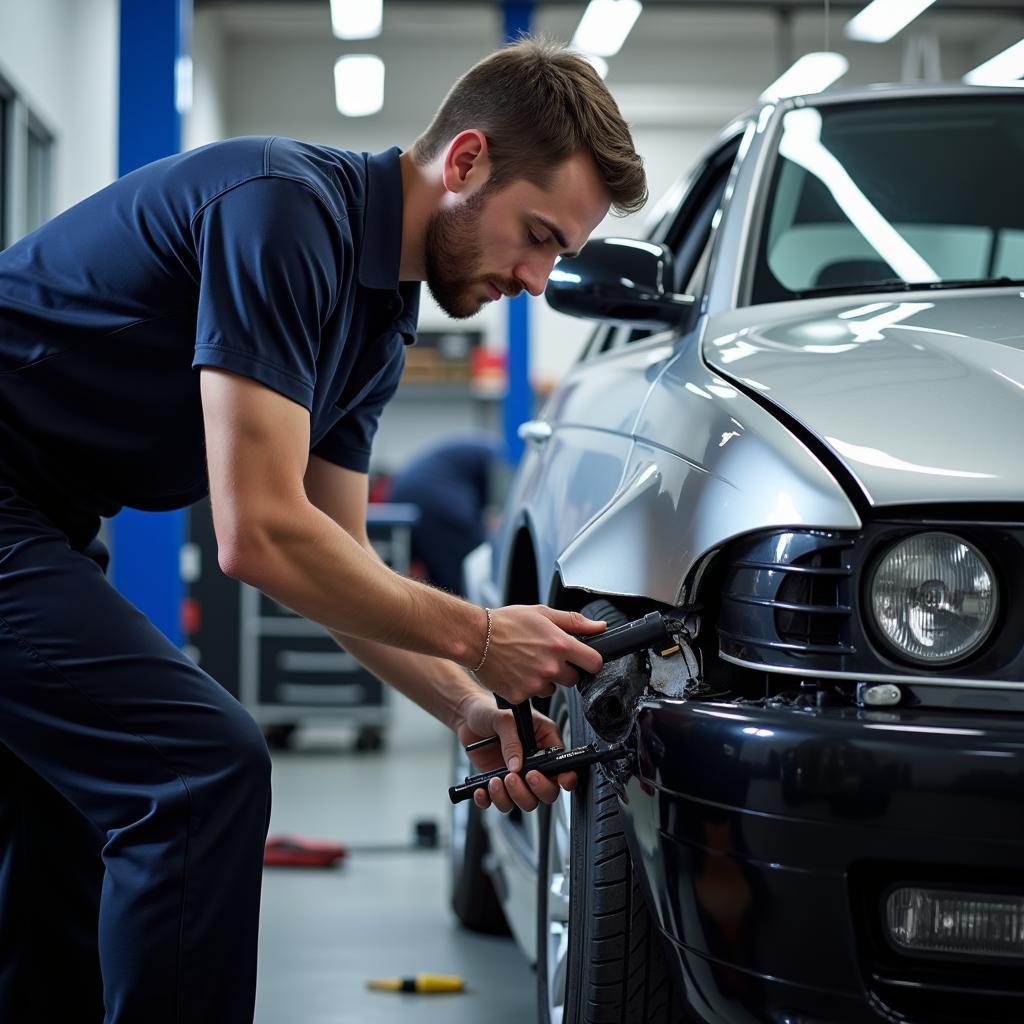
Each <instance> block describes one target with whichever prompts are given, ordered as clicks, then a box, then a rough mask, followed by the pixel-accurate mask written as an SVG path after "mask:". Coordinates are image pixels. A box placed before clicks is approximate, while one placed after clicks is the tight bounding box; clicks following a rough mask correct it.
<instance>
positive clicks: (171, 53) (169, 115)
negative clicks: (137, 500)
mask: <svg viewBox="0 0 1024 1024" xmlns="http://www.w3.org/2000/svg"><path fill="white" fill-rule="evenodd" d="M191 15H192V2H191V0H121V30H120V35H121V46H120V69H119V79H120V82H119V84H120V93H119V95H120V99H119V110H118V133H117V151H118V156H117V172H118V175H124V174H127V173H128V172H129V171H132V170H135V168H137V167H141V166H142V165H143V164H147V163H149V162H150V161H152V160H158V159H160V158H161V157H165V156H170V155H171V154H173V153H177V152H178V151H179V150H180V149H181V114H180V113H179V112H178V108H177V104H176V74H177V67H178V59H179V57H184V56H186V54H187V50H188V34H189V26H190V24H191ZM184 534H185V514H184V512H182V511H177V512H139V511H136V510H134V509H125V510H124V511H123V512H121V513H120V514H119V515H118V516H117V517H116V518H114V519H113V520H112V521H111V535H112V558H111V569H112V578H113V582H114V585H115V586H116V587H117V588H118V590H120V591H121V593H122V594H124V595H125V597H127V598H128V600H129V601H131V602H132V603H133V604H135V605H136V606H137V607H139V608H140V609H141V610H142V611H143V612H145V614H146V615H148V616H149V618H150V620H151V621H152V622H153V623H154V624H155V625H156V626H157V628H159V629H160V630H162V631H163V633H164V634H165V635H166V636H167V637H168V638H169V639H170V640H171V641H172V642H174V643H176V644H180V643H181V641H182V631H181V622H180V608H181V599H182V596H183V593H184V591H183V588H182V582H181V574H180V571H179V558H180V552H181V545H182V542H183V540H184Z"/></svg>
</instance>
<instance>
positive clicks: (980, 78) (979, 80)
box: [964, 39, 1024, 85]
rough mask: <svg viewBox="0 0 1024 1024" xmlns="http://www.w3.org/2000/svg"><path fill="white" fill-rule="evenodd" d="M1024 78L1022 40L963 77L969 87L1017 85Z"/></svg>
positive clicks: (1023, 46)
mask: <svg viewBox="0 0 1024 1024" xmlns="http://www.w3.org/2000/svg"><path fill="white" fill-rule="evenodd" d="M1022 77H1024V39H1022V40H1021V41H1020V42H1019V43H1014V44H1013V46H1011V47H1010V48H1009V49H1008V50H1003V52H1002V53H997V54H996V55H995V56H994V57H993V58H992V59H991V60H987V61H985V63H984V64H979V65H978V66H977V67H976V68H975V69H974V70H973V71H968V72H967V74H966V75H964V81H965V82H970V83H971V85H1015V84H1016V85H1019V84H1024V83H1019V82H1017V79H1018V78H1022Z"/></svg>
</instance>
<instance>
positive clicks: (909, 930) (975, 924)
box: [885, 888, 1024, 959]
mask: <svg viewBox="0 0 1024 1024" xmlns="http://www.w3.org/2000/svg"><path fill="white" fill-rule="evenodd" d="M885 919H886V924H887V925H888V927H889V937H890V938H891V939H892V941H893V942H894V943H895V944H896V945H897V946H898V947H900V948H901V949H905V950H908V951H910V950H919V951H921V952H926V953H957V954H965V955H974V956H1001V957H1015V958H1018V959H1024V897H1022V896H1004V895H999V894H994V893H979V892H953V891H950V890H944V889H916V888H903V889H896V890H895V891H894V892H892V893H891V894H890V895H889V898H888V899H887V900H886V901H885Z"/></svg>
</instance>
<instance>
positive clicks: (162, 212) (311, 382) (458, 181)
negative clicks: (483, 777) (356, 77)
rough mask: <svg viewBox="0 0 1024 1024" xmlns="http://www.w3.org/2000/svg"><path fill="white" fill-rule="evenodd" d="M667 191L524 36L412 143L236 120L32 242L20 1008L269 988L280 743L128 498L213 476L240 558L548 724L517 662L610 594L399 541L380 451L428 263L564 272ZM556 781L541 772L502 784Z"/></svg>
mask: <svg viewBox="0 0 1024 1024" xmlns="http://www.w3.org/2000/svg"><path fill="white" fill-rule="evenodd" d="M645 192H646V188H645V185H644V175H643V171H642V168H641V163H640V160H639V158H638V157H637V155H636V153H635V152H634V150H633V146H632V142H631V140H630V136H629V132H628V129H627V127H626V125H625V124H624V122H623V121H622V119H621V117H620V116H619V113H618V110H617V108H616V106H615V104H614V102H613V101H612V100H611V97H610V96H609V95H608V93H607V91H606V90H605V88H604V85H603V84H602V83H601V81H600V79H599V78H598V77H597V76H596V75H595V74H594V73H593V71H592V70H591V69H590V67H589V65H587V64H586V63H585V62H583V61H582V60H580V59H579V58H577V57H574V56H572V55H570V54H568V53H566V52H564V51H561V50H558V49H554V48H550V47H547V46H544V45H539V44H536V43H533V42H529V41H525V42H522V43H520V44H518V45H516V46H513V47H511V48H509V49H506V50H504V51H501V52H499V53H497V54H493V55H492V56H491V57H489V58H488V59H486V60H485V61H483V62H481V64H479V65H477V66H476V67H475V68H473V69H471V70H470V71H469V72H468V73H467V74H466V75H465V76H464V77H463V78H462V79H460V81H459V82H457V83H456V85H455V86H454V87H453V89H452V91H451V93H450V94H449V96H448V97H447V98H446V99H445V101H444V103H443V105H442V107H441V108H440V110H439V112H438V114H437V116H436V118H435V120H434V122H433V123H432V125H431V126H430V128H428V130H427V131H426V132H425V133H424V135H423V136H422V137H421V138H420V139H419V140H417V142H416V144H415V146H414V148H413V149H412V151H411V152H408V153H401V154H400V152H399V151H398V150H397V149H395V150H390V151H388V152H385V153H382V154H378V155H376V156H367V155H366V154H354V153H348V152H344V151H338V150H333V149H329V148H326V147H319V146H310V145H303V144H301V143H296V142H293V141H290V140H286V139H238V140H231V141H228V142H225V143H218V144H215V145H213V146H209V147H205V148H203V149H199V150H196V151H193V152H190V153H185V154H183V155H180V156H177V157H172V158H169V159H167V160H162V161H158V162H157V163H155V164H151V165H149V166H148V167H145V168H142V169H140V170H139V171H136V172H134V173H132V174H130V175H127V176H126V177H124V178H122V179H121V180H120V181H118V182H116V183H114V184H113V185H111V186H109V187H108V188H107V189H104V190H103V191H102V192H100V193H98V194H96V195H95V196H92V197H90V198H89V199H86V200H84V201H83V202H82V203H79V204H78V205H77V206H75V207H73V208H72V209H70V210H68V211H66V212H65V213H63V214H62V215H61V216H59V217H57V218H56V219H54V220H53V221H51V222H50V223H49V224H47V225H44V226H43V227H42V228H41V229H39V230H38V231H36V232H35V233H33V234H32V235H30V236H29V237H27V238H25V239H23V240H22V241H21V242H19V243H17V244H16V245H14V246H12V247H11V248H10V249H9V250H7V251H6V252H5V253H3V254H2V255H0V743H2V745H3V746H2V749H0V756H2V770H0V851H2V852H0V857H2V862H0V946H2V948H0V1020H4V1021H12V1022H15V1021H16V1022H17V1024H44V1022H46V1024H50V1022H52V1021H69V1022H71V1021H74V1022H75V1024H78V1022H99V1021H100V1020H102V1021H104V1022H105V1024H171V1022H174V1024H239V1022H243V1021H250V1020H251V1019H252V1012H253V1000H254V990H255V959H256V932H257V919H258V902H259V891H260V876H261V866H262V865H261V857H262V846H263V839H264V836H265V832H266V826H267V815H268V808H269V760H268V755H267V751H266V747H265V744H264V742H263V739H262V736H261V735H260V734H259V731H258V729H257V728H256V727H255V724H254V723H253V721H252V719H251V718H250V717H249V716H248V715H247V714H246V713H245V712H244V711H243V710H242V709H241V708H240V707H239V705H238V704H237V703H235V702H234V701H233V700H232V699H231V698H230V697H229V696H228V695H227V694H226V692H225V691H223V690H222V689H221V688H220V687H218V686H217V684H216V683H215V682H214V681H213V680H212V679H210V678H209V677H208V676H206V675H205V674H204V673H203V672H202V671H201V670H200V669H199V668H197V667H196V666H195V665H194V664H193V663H192V662H191V661H190V660H189V659H188V658H186V657H185V656H184V655H183V654H182V653H181V652H180V651H179V650H178V649H177V648H175V647H174V646H173V645H172V644H170V643H169V642H168V641H167V640H166V639H165V638H164V637H163V636H162V635H161V634H160V633H159V632H158V631H157V630H156V629H155V628H154V627H153V626H152V625H151V624H150V623H149V622H148V621H147V620H146V619H145V618H144V617H143V616H142V615H141V614H140V613H139V612H138V611H136V610H135V609H134V608H132V607H131V606H130V605H129V604H128V603H127V602H126V601H125V600H124V599H123V598H121V597H120V595H118V594H117V593H116V592H115V591H114V590H113V588H112V587H110V586H109V585H108V584H107V582H106V580H105V579H104V577H103V573H102V567H103V566H104V564H105V554H104V552H103V550H102V548H101V546H100V545H98V544H97V542H96V540H95V535H96V530H97V527H98V525H99V516H101V515H110V514H113V513H114V512H115V511H116V510H117V508H118V507H119V506H122V505H129V506H133V507H137V508H148V509H166V508H174V507H180V506H183V505H185V504H188V503H189V502H191V501H194V500H195V499H197V498H198V497H200V496H201V495H202V494H204V493H205V492H206V490H207V488H209V492H210V495H211V499H212V506H213V517H214V526H215V530H216V534H217V541H218V549H219V561H220V564H221V567H222V568H223V569H224V571H225V572H227V573H228V574H229V575H232V576H234V577H236V578H238V579H240V580H244V581H245V582H247V583H249V584H252V585H253V586H256V587H258V588H259V589H261V590H262V591H264V592H265V593H267V594H268V595H270V596H271V597H272V598H274V599H275V600H278V601H280V602H281V603H283V604H285V605H288V606H289V607H291V608H293V609H294V610H295V611H297V612H299V613H300V614H302V615H304V616H306V617H308V618H310V619H312V620H314V621H316V622H319V623H322V624H323V625H324V626H326V627H327V628H328V629H330V630H331V631H332V633H333V634H334V635H335V636H336V637H337V638H338V640H339V641H340V642H341V643H343V644H344V646H345V647H346V648H348V649H349V650H350V651H352V653H353V654H355V655H356V656H357V657H359V658H360V659H361V660H362V661H363V662H364V663H365V664H366V665H367V666H368V667H369V668H370V669H371V670H372V671H374V672H376V673H377V674H379V675H380V676H381V677H382V678H383V679H385V680H387V681H388V682H389V683H391V684H392V685H394V686H396V687H397V688H398V689H399V690H401V691H403V692H404V693H406V694H408V695H409V696H410V697H412V698H413V699H414V700H416V701H417V702H419V703H420V704H421V705H422V706H423V707H425V708H426V709H427V710H428V711H430V712H432V713H433V714H434V715H436V716H437V717H439V718H440V719H441V720H443V721H445V722H447V723H448V724H449V725H450V726H451V727H452V728H453V729H454V730H456V732H457V733H458V736H459V738H460V740H461V741H462V742H469V741H472V740H474V739H477V738H480V737H483V736H485V735H488V734H491V733H493V732H495V731H497V732H498V733H499V735H500V736H501V740H502V742H501V750H500V751H498V750H495V749H494V748H491V749H490V752H489V754H488V755H487V756H481V757H479V758H477V764H478V765H479V767H481V768H487V767H493V766H495V765H498V764H500V763H502V761H504V763H506V764H507V765H508V767H509V768H510V769H512V770H513V771H514V770H516V769H517V767H518V766H519V760H520V757H521V751H520V750H519V747H518V743H517V741H516V739H515V733H514V729H513V726H512V722H511V716H510V714H509V713H508V712H504V713H502V712H499V711H498V710H497V709H496V708H495V706H494V701H493V697H492V691H493V693H498V694H501V695H502V696H504V697H506V698H507V699H509V700H511V701H516V702H518V701H522V700H524V699H525V698H527V697H530V696H533V695H539V694H546V693H550V692H551V690H552V684H553V683H557V684H560V685H571V684H572V683H573V682H574V681H575V680H576V678H577V667H578V668H580V669H583V670H586V671H594V670H596V669H597V668H598V667H599V665H600V658H599V657H598V656H597V655H595V654H594V652H593V651H591V650H590V649H589V648H588V647H586V646H585V645H584V644H582V643H580V642H579V641H578V640H577V639H575V637H574V636H573V635H572V634H588V633H594V632H598V631H600V629H601V628H602V626H601V624H598V623H593V622H589V621H587V620H584V619H583V618H582V617H581V616H580V615H578V614H575V613H573V614H568V613H563V612H559V611H555V610H552V609H548V608H544V607H509V608H501V609H498V610H496V611H494V612H493V613H492V612H491V611H489V610H487V611H485V610H484V609H481V608H477V607H475V606H472V605H470V604H467V603H465V602H463V601H462V600H460V599H458V598H456V597H454V596H451V595H448V594H445V593H443V592H441V591H437V590H433V589H432V588H429V587H426V586H423V585H420V584H418V583H415V582H413V581H410V580H407V579H403V578H402V577H400V576H398V575H396V574H395V573H393V572H391V571H390V570H389V569H387V568H386V567H384V566H383V565H382V564H381V562H380V561H379V560H378V559H376V558H375V557H374V555H373V553H372V549H371V547H370V545H369V543H368V542H367V538H366V531H365V526H364V519H365V516H364V513H365V506H366V493H367V484H366V479H367V478H366V470H367V465H368V459H369V451H370V444H371V440H372V437H373V434H374V430H375V428H376V424H377V418H378V416H379V413H380V410H381V408H382V407H383V405H384V404H385V402H386V401H387V400H388V399H389V398H390V397H391V395H392V393H393V392H394V390H395V387H396V386H397V382H398V378H399V375H400V372H401V368H402V361H403V344H404V343H405V342H407V341H411V340H412V337H413V334H414V331H415V322H416V308H417V306H416V304H417V297H418V284H417V283H415V282H419V281H422V280H426V281H427V283H428V285H429V287H430V288H431V290H432V292H433V293H434V295H435V297H436V298H437V300H438V302H440V303H441V305H442V306H443V307H444V308H445V309H446V310H447V311H448V312H449V313H451V314H452V315H453V316H467V315H469V314H471V313H473V312H475V311H476V310H477V309H479V308H480V306H481V305H482V304H483V303H484V302H486V301H490V300H496V299H498V298H499V297H500V296H501V295H514V294H517V293H518V292H520V291H521V290H522V289H524V288H525V289H527V290H528V291H529V292H530V293H531V294H534V295H539V294H540V293H541V291H542V290H543V288H544V284H545V280H546V278H547V276H548V273H549V271H550V270H551V266H552V264H553V262H554V260H555V259H556V258H557V257H558V256H559V255H563V256H565V255H571V253H572V252H575V251H576V250H578V249H579V248H580V247H581V246H582V245H583V243H584V242H585V241H586V239H587V237H588V236H589V235H590V233H591V232H592V231H593V229H594V228H595V227H596V225H597V224H598V223H599V221H600V220H601V219H602V218H603V217H604V215H605V213H606V211H607V210H608V208H609V205H610V204H612V203H614V204H615V205H616V206H617V207H620V208H623V209H634V208H636V207H637V206H639V205H640V204H642V202H643V201H644V198H645ZM466 669H469V670H471V671H475V673H476V680H477V681H478V682H477V681H474V679H473V678H471V677H470V675H469V674H468V673H467V672H466ZM537 729H538V734H539V739H540V740H541V742H542V743H544V744H547V743H552V742H558V741H559V737H558V733H557V730H556V729H555V728H554V726H553V724H552V723H550V722H549V721H548V720H546V719H543V718H542V717H541V716H538V718H537ZM488 756H489V757H490V758H491V760H489V761H488V760H487V757H488ZM559 782H560V783H561V784H562V785H563V786H566V787H568V786H571V785H572V782H573V780H572V778H571V777H563V778H562V779H560V780H559ZM557 793H558V785H557V784H556V782H554V781H551V780H547V779H543V778H541V777H539V776H536V775H535V774H530V775H529V776H528V777H527V778H525V779H523V778H520V777H519V776H518V775H513V776H510V777H509V779H508V781H507V784H495V785H493V786H492V787H491V788H490V790H489V794H488V796H484V795H483V794H481V796H480V797H479V801H480V803H481V805H482V806H485V805H486V804H487V803H489V802H493V803H494V804H496V805H497V806H498V807H499V808H501V809H502V810H510V809H511V808H512V806H513V805H517V806H519V807H520V808H523V809H524V810H532V809H533V808H535V807H536V806H537V803H538V801H540V800H545V801H551V800H553V799H555V797H556V796H557ZM488 797H489V798H488ZM101 979H102V981H101Z"/></svg>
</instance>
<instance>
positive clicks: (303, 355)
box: [192, 178, 343, 409]
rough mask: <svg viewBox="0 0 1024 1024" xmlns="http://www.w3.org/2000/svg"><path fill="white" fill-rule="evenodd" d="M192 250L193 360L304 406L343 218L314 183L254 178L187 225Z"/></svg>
mask: <svg viewBox="0 0 1024 1024" xmlns="http://www.w3.org/2000/svg"><path fill="white" fill-rule="evenodd" d="M193 234H194V237H195V239H196V247H197V252H198V255H199V268H200V281H199V308H198V311H197V317H196V348H195V357H194V359H193V361H192V365H193V366H194V367H200V366H215V367H220V368H222V369H225V370H230V371H232V372H234V373H238V374H241V375H243V376H245V377H250V378H251V379H253V380H256V381H258V382H259V383H261V384H264V385H266V386H267V387H269V388H273V390H275V391H277V392H279V393H280V394H282V395H284V396H285V397H287V398H290V399H292V401H294V402H298V403H299V404H300V405H303V406H305V407H306V409H311V408H312V404H313V387H314V384H315V383H316V360H317V352H318V349H319V345H320V328H321V325H322V324H323V323H324V322H325V320H326V319H327V317H328V315H329V313H330V311H331V310H332V309H333V307H334V304H335V301H336V298H337V289H338V287H339V285H338V282H339V281H340V279H341V270H342V268H341V265H340V264H341V261H342V251H343V249H342V240H341V225H340V224H339V222H338V221H336V220H335V219H334V218H333V216H332V215H331V213H330V212H329V211H328V209H327V207H326V206H325V205H324V203H323V202H322V201H321V200H320V199H319V197H318V196H317V195H316V193H315V192H313V190H312V189H310V188H308V187H307V186H306V185H304V184H302V183H301V182H296V181H292V180H289V179H284V178H254V179H252V180H250V181H247V182H244V183H242V184H241V185H237V186H235V187H234V188H232V189H231V190H229V191H227V192H225V193H223V194H222V195H220V196H218V197H217V198H215V199H213V200H211V201H210V202H209V203H208V204H207V205H206V206H205V207H204V208H203V210H202V211H201V212H200V213H199V214H198V216H197V218H196V220H195V221H194V223H193Z"/></svg>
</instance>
